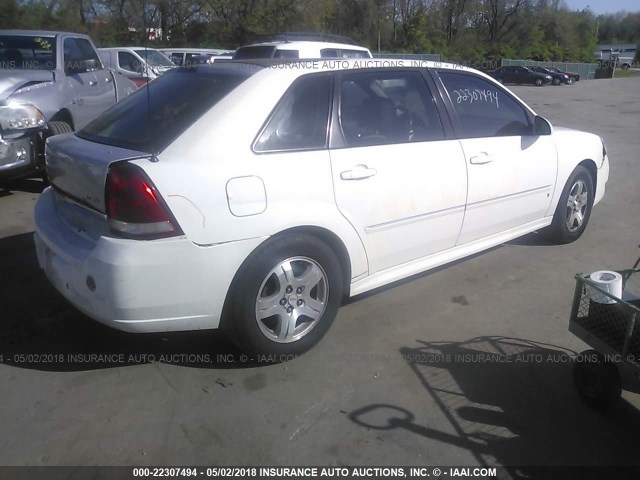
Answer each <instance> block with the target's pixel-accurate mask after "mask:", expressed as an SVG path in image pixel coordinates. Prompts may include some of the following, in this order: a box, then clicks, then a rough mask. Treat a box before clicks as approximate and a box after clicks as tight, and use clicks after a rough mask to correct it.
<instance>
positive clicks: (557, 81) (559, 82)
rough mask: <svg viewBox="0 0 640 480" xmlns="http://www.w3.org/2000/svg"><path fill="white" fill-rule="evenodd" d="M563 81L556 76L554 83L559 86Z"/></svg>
mask: <svg viewBox="0 0 640 480" xmlns="http://www.w3.org/2000/svg"><path fill="white" fill-rule="evenodd" d="M561 83H562V82H561V81H560V79H559V78H554V79H553V84H554V85H555V86H556V87H557V86H558V85H560V84H561Z"/></svg>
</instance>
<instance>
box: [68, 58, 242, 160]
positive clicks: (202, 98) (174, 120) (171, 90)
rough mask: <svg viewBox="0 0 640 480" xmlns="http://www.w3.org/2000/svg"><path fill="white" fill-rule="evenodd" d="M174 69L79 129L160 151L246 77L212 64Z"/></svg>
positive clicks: (85, 135) (110, 141)
mask: <svg viewBox="0 0 640 480" xmlns="http://www.w3.org/2000/svg"><path fill="white" fill-rule="evenodd" d="M204 70H205V71H202V70H198V69H195V70H194V69H179V70H178V69H175V70H172V71H170V72H168V73H165V74H164V75H163V76H162V77H160V78H158V79H157V80H154V81H153V82H151V83H149V84H148V86H147V87H146V88H140V89H138V90H136V92H135V93H133V94H132V95H130V96H129V97H127V98H125V99H124V100H122V101H121V102H119V103H117V104H116V105H114V106H113V107H112V108H110V109H109V110H107V111H106V112H105V113H103V114H102V115H101V116H99V117H98V118H97V119H96V120H94V121H93V122H91V123H90V124H89V125H87V126H86V127H85V128H84V129H82V130H81V131H80V132H78V135H79V136H80V137H82V138H85V139H87V140H91V141H94V142H98V143H104V144H107V145H114V146H117V147H123V148H130V149H134V150H139V151H143V152H149V153H159V152H161V151H162V150H164V149H165V148H166V147H167V146H168V145H169V144H171V143H172V142H173V141H174V140H175V139H176V138H178V137H179V136H180V135H181V134H182V133H183V132H184V131H185V130H186V129H187V128H189V126H191V125H192V124H193V123H194V122H195V121H196V120H198V119H199V118H200V117H201V116H202V115H203V114H204V113H205V112H207V111H208V110H209V109H211V107H213V106H214V105H215V104H216V103H218V102H219V101H220V100H221V99H222V98H223V97H225V96H226V95H227V94H229V92H231V91H232V90H233V89H235V88H236V87H237V86H238V85H240V84H241V83H242V82H243V81H244V80H245V79H246V78H248V77H247V75H246V74H240V73H238V72H230V71H228V70H227V71H220V70H214V69H213V68H207V69H204Z"/></svg>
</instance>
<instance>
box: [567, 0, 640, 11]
mask: <svg viewBox="0 0 640 480" xmlns="http://www.w3.org/2000/svg"><path fill="white" fill-rule="evenodd" d="M565 2H566V4H567V6H568V7H569V8H570V9H571V10H582V9H583V8H586V7H587V6H589V7H590V10H591V11H592V12H593V13H595V14H600V13H616V12H619V11H621V10H626V11H627V12H638V11H640V0H565Z"/></svg>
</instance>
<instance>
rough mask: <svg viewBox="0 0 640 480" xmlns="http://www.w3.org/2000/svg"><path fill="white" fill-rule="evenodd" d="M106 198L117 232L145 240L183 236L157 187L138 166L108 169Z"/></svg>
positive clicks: (112, 227)
mask: <svg viewBox="0 0 640 480" xmlns="http://www.w3.org/2000/svg"><path fill="white" fill-rule="evenodd" d="M105 197H106V205H107V216H108V217H109V225H110V226H111V229H112V230H113V231H115V232H116V233H119V234H121V235H124V236H127V237H132V238H144V239H153V238H164V237H173V236H176V235H182V230H181V229H180V227H179V226H178V223H177V222H176V219H175V218H174V217H173V215H172V214H171V212H170V211H169V208H168V207H167V205H166V204H165V203H164V200H163V199H162V197H161V196H160V193H159V192H158V191H157V190H156V187H155V185H154V184H153V182H152V181H151V179H150V178H149V177H148V176H147V174H146V173H144V171H143V170H142V169H141V168H140V167H137V166H136V165H133V164H131V163H127V162H120V163H115V164H113V165H111V166H110V167H109V173H108V174H107V185H106V189H105Z"/></svg>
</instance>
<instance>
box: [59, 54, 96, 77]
mask: <svg viewBox="0 0 640 480" xmlns="http://www.w3.org/2000/svg"><path fill="white" fill-rule="evenodd" d="M98 68H100V61H98V60H96V59H95V58H91V59H89V60H72V61H67V62H65V72H66V74H67V75H73V74H77V73H84V72H89V71H91V70H96V69H98Z"/></svg>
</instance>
